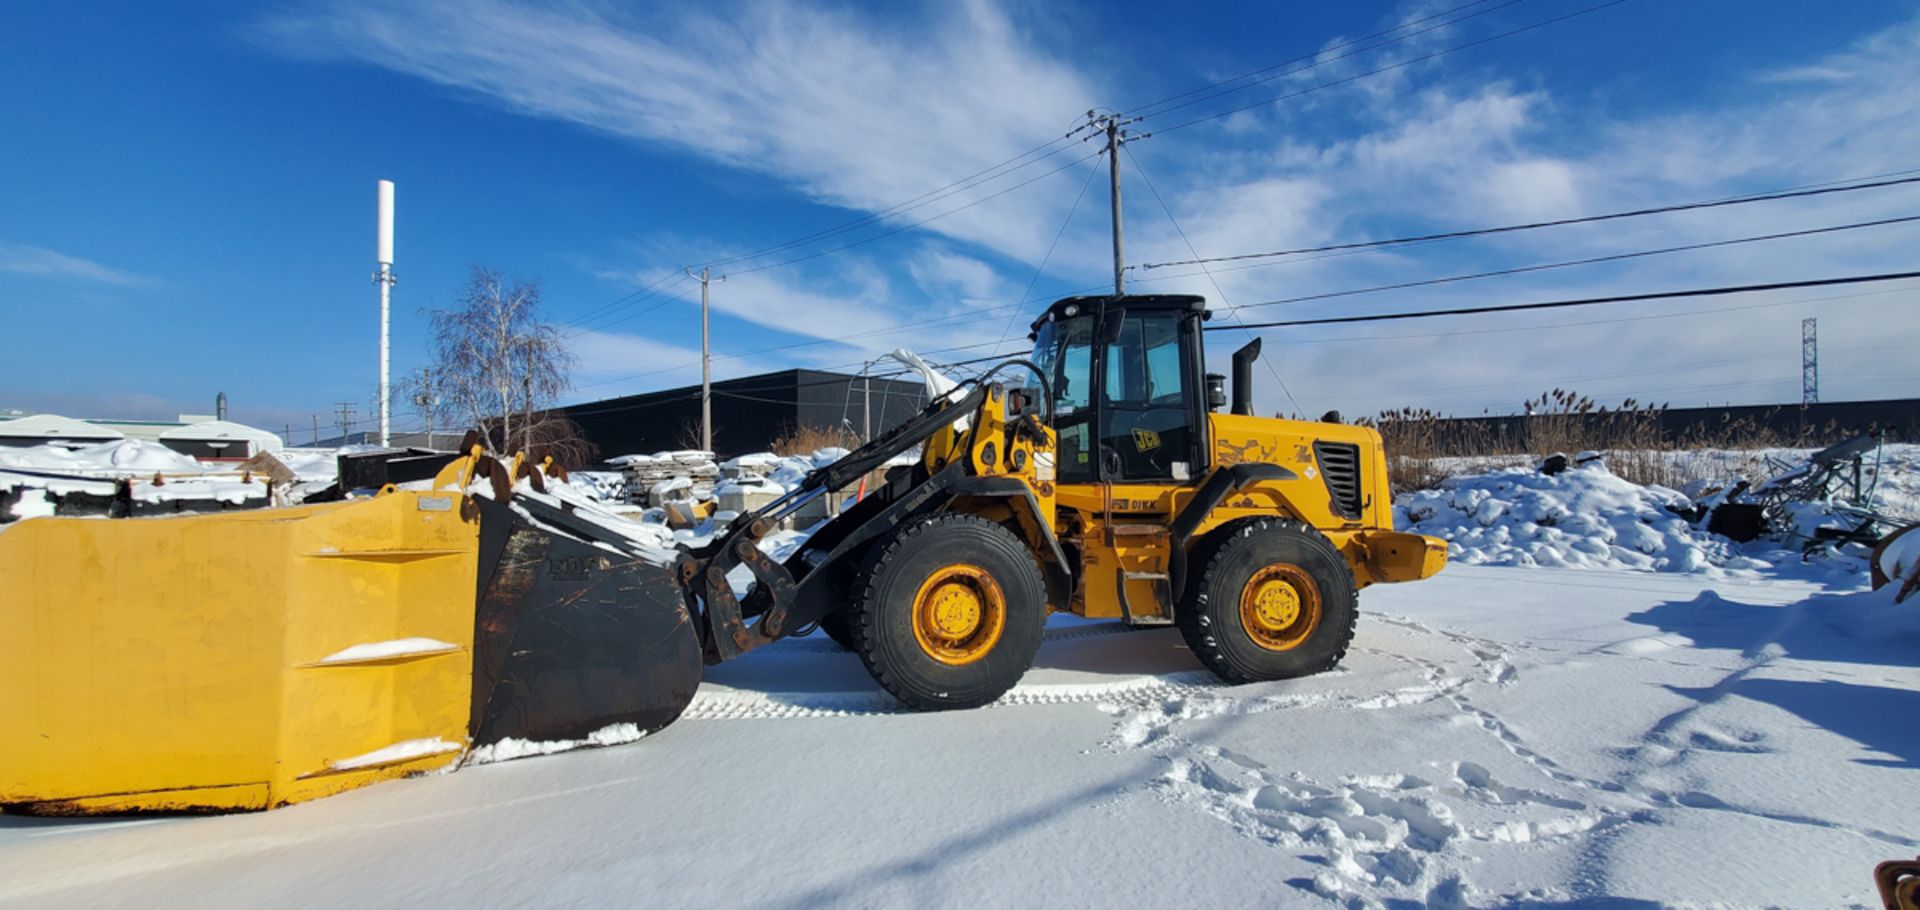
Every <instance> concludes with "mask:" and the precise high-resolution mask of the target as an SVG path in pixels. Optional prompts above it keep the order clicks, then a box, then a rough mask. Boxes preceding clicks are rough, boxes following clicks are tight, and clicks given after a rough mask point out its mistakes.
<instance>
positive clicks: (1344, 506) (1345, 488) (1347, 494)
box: [1313, 442, 1363, 519]
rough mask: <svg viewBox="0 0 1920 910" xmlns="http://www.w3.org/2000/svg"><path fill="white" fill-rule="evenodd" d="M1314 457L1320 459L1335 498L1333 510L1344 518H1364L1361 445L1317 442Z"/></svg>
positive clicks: (1314, 446) (1330, 493) (1321, 477)
mask: <svg viewBox="0 0 1920 910" xmlns="http://www.w3.org/2000/svg"><path fill="white" fill-rule="evenodd" d="M1313 457H1314V458H1315V459H1317V460H1318V461H1319V462H1320V479H1321V480H1322V481H1324V482H1325V483H1326V485H1327V493H1328V495H1330V496H1332V497H1333V510H1334V511H1335V512H1337V513H1339V515H1340V517H1342V518H1354V519H1357V518H1359V517H1360V509H1361V506H1362V505H1363V503H1362V501H1361V499H1360V447H1359V446H1357V445H1354V444H1353V443H1350V442H1316V443H1314V444H1313Z"/></svg>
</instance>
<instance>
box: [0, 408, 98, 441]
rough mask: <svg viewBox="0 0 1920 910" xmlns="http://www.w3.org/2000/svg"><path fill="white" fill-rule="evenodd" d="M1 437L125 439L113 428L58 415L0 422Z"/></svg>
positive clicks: (41, 415)
mask: <svg viewBox="0 0 1920 910" xmlns="http://www.w3.org/2000/svg"><path fill="white" fill-rule="evenodd" d="M0 436H6V437H12V438H19V439H86V440H107V439H123V438H125V434H123V433H121V432H120V431H119V430H115V429H113V428H111V427H102V426H96V425H94V424H91V423H88V422H86V421H84V420H75V419H73V418H71V417H62V416H60V415H58V414H35V415H33V416H32V417H20V418H16V419H13V420H0Z"/></svg>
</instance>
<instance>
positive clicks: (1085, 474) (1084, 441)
mask: <svg viewBox="0 0 1920 910" xmlns="http://www.w3.org/2000/svg"><path fill="white" fill-rule="evenodd" d="M1093 321H1094V320H1093V316H1092V314H1086V315H1082V316H1077V317H1072V318H1068V319H1063V320H1048V321H1047V322H1046V323H1045V324H1043V325H1041V326H1040V331H1039V333H1038V334H1036V335H1035V336H1034V342H1033V362H1034V363H1035V364H1036V365H1037V366H1039V367H1040V370H1041V372H1043V373H1045V374H1046V376H1047V381H1048V382H1050V383H1052V384H1053V429H1054V432H1056V433H1058V434H1059V439H1060V443H1059V445H1060V456H1059V457H1060V479H1061V480H1063V481H1075V480H1086V479H1090V478H1091V476H1092V473H1093V462H1092V458H1091V453H1092V450H1093V447H1092V445H1091V436H1092V432H1091V427H1090V426H1089V420H1090V418H1091V417H1092V416H1093V408H1092V404H1093V398H1092V395H1093V328H1094V326H1093ZM1034 385H1038V383H1037V382H1036V383H1034ZM1033 394H1034V395H1035V396H1036V397H1037V396H1038V395H1039V394H1040V390H1039V389H1038V388H1035V389H1034V390H1033Z"/></svg>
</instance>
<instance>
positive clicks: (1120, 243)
mask: <svg viewBox="0 0 1920 910" xmlns="http://www.w3.org/2000/svg"><path fill="white" fill-rule="evenodd" d="M1107 174H1108V181H1109V183H1111V184H1112V188H1113V192H1112V199H1113V296H1115V297H1118V296H1120V295H1121V294H1125V293H1126V292H1127V267H1126V261H1127V248H1126V242H1125V241H1124V240H1123V239H1122V234H1121V230H1120V121H1118V120H1115V119H1113V118H1112V117H1108V118H1107Z"/></svg>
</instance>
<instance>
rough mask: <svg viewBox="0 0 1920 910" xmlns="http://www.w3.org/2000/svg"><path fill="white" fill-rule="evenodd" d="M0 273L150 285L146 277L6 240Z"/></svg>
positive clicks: (0, 251) (0, 254)
mask: <svg viewBox="0 0 1920 910" xmlns="http://www.w3.org/2000/svg"><path fill="white" fill-rule="evenodd" d="M0 272H12V273H13V274H16V275H35V276H44V277H49V278H77V279H80V280H83V281H98V282H101V283H103V284H113V285H120V286H122V287H135V286H138V285H143V284H149V283H151V281H150V279H148V278H145V277H143V276H140V275H135V274H133V273H131V272H123V271H121V270H119V269H115V268H109V267H107V266H104V265H101V264H100V263H98V262H94V261H93V260H91V259H82V258H80V257H78V256H69V255H67V254H65V253H61V252H57V251H55V250H50V249H47V248H46V247H39V246H28V245H27V244H24V243H9V242H7V241H5V240H0Z"/></svg>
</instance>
